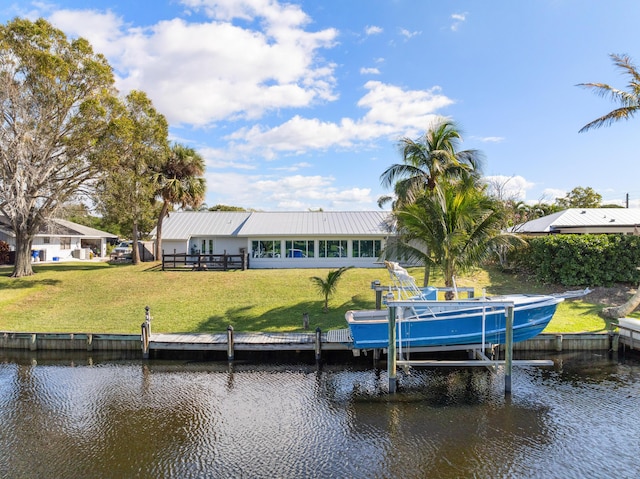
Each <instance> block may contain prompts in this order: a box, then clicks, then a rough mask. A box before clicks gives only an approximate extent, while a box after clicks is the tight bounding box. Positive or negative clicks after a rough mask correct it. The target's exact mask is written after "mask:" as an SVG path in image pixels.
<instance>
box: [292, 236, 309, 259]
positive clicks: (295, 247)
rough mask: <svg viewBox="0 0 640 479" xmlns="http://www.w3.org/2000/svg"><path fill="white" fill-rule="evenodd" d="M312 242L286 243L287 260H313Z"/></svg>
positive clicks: (297, 241) (296, 241)
mask: <svg viewBox="0 0 640 479" xmlns="http://www.w3.org/2000/svg"><path fill="white" fill-rule="evenodd" d="M313 247H314V241H313V240H295V241H286V250H287V258H314V257H315V253H314V248H313Z"/></svg>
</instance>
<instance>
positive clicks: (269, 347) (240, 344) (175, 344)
mask: <svg viewBox="0 0 640 479" xmlns="http://www.w3.org/2000/svg"><path fill="white" fill-rule="evenodd" d="M329 333H331V331H330V332H329ZM329 333H321V336H320V344H321V348H322V349H323V350H334V351H335V350H342V351H347V350H349V349H350V345H349V342H337V341H336V339H335V338H336V337H335V335H331V334H329ZM345 339H346V337H345ZM228 346H229V338H228V334H227V333H213V334H208V333H193V334H166V333H152V334H151V335H150V337H149V349H150V350H152V351H153V350H174V351H176V350H177V351H227V349H228ZM233 348H234V350H236V351H313V350H315V349H316V333H315V332H310V333H234V334H233Z"/></svg>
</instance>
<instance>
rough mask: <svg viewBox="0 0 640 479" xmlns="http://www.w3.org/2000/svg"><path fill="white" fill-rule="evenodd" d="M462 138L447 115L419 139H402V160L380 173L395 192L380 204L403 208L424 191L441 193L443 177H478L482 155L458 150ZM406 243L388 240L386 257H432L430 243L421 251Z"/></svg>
mask: <svg viewBox="0 0 640 479" xmlns="http://www.w3.org/2000/svg"><path fill="white" fill-rule="evenodd" d="M461 140H462V136H461V134H460V130H459V128H458V126H457V125H456V123H455V122H453V121H452V120H450V119H447V118H440V119H439V120H438V121H436V122H435V123H434V124H433V126H432V127H431V128H429V129H428V130H427V132H426V133H425V135H424V137H422V138H420V139H419V140H412V139H410V138H403V139H402V140H401V141H400V150H401V153H402V160H403V162H402V163H398V164H394V165H391V166H390V167H389V168H387V169H386V170H385V171H384V173H382V175H380V181H381V183H382V185H383V186H386V187H390V186H393V189H394V195H393V197H391V196H386V197H382V198H380V199H379V200H378V205H379V206H381V207H382V206H383V205H384V204H385V203H387V202H389V201H393V203H392V208H393V210H397V209H401V208H402V207H404V206H406V205H410V204H412V203H415V202H416V201H417V199H418V198H420V197H422V196H424V195H425V194H426V195H431V196H441V192H439V187H438V185H439V182H440V180H442V179H445V180H446V179H447V178H462V177H464V176H471V177H473V178H478V177H479V175H480V172H481V168H482V155H481V153H480V152H479V151H477V150H463V151H458V147H459V144H460V142H461ZM394 197H395V199H394ZM407 244H408V243H406V242H404V241H402V240H400V241H396V242H388V243H387V248H386V250H385V255H386V256H387V258H391V257H393V256H396V257H402V256H406V257H408V258H413V259H416V258H418V259H422V260H425V259H426V258H428V257H429V251H428V246H427V245H424V244H423V245H422V246H423V249H422V250H420V249H419V248H414V247H409V249H407V248H405V246H406V245H407ZM424 263H425V269H424V285H425V286H427V285H428V283H429V278H430V262H429V261H428V260H426V261H424Z"/></svg>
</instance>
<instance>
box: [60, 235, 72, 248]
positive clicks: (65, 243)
mask: <svg viewBox="0 0 640 479" xmlns="http://www.w3.org/2000/svg"><path fill="white" fill-rule="evenodd" d="M60 249H71V238H69V237H68V236H64V237H61V238H60Z"/></svg>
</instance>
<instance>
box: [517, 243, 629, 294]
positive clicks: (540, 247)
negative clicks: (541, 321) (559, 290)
mask: <svg viewBox="0 0 640 479" xmlns="http://www.w3.org/2000/svg"><path fill="white" fill-rule="evenodd" d="M527 242H528V245H527V246H525V247H521V248H518V250H517V252H516V253H515V257H516V264H517V265H518V269H519V270H521V271H528V272H530V273H532V274H533V275H534V276H535V277H536V278H537V279H538V280H539V281H541V282H543V283H555V284H562V285H564V286H611V285H612V284H614V283H638V282H639V281H640V271H638V269H637V268H638V267H639V266H640V236H632V235H617V234H616V235H612V234H585V235H577V234H576V235H551V236H536V237H530V238H528V239H527Z"/></svg>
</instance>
